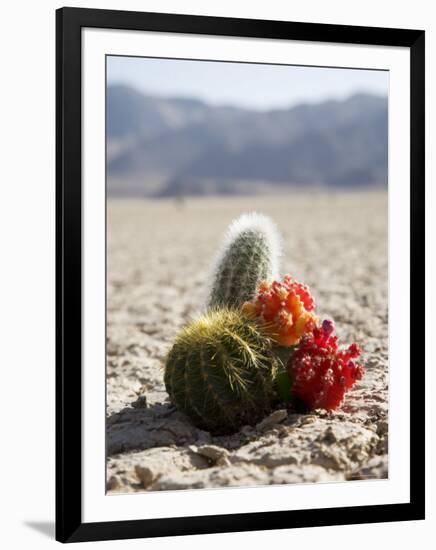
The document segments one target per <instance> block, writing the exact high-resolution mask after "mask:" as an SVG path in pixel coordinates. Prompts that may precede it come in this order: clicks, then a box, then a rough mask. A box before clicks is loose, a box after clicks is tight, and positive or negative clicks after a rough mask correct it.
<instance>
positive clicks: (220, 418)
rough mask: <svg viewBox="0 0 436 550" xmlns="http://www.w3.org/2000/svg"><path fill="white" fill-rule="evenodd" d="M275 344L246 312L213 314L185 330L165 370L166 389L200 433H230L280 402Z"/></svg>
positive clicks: (207, 314)
mask: <svg viewBox="0 0 436 550" xmlns="http://www.w3.org/2000/svg"><path fill="white" fill-rule="evenodd" d="M277 368H278V362H277V359H276V358H275V356H274V354H273V353H272V351H271V341H270V340H269V338H268V337H267V336H265V335H264V334H263V332H262V329H261V328H260V327H259V326H258V325H256V324H255V323H253V322H252V321H250V320H249V319H248V318H247V317H245V316H244V315H243V314H242V313H241V312H238V311H236V310H231V309H227V308H221V309H216V310H211V311H209V312H208V313H206V314H205V315H203V316H202V317H200V318H199V319H197V320H195V321H193V322H191V323H190V324H188V325H187V326H186V327H185V328H183V329H182V330H181V331H180V333H179V334H178V336H177V337H176V339H175V342H174V345H173V347H172V349H171V350H170V352H169V354H168V356H167V359H166V365H165V376H164V380H165V386H166V389H167V392H168V394H169V395H170V398H171V400H172V401H173V403H174V404H175V405H176V406H177V408H178V409H179V410H181V411H183V412H185V413H186V414H187V415H188V416H189V417H190V418H191V420H192V422H193V423H194V424H195V425H196V426H198V427H199V428H202V429H206V430H209V431H212V432H214V433H230V432H232V431H236V430H237V429H238V428H239V427H240V426H242V425H244V424H253V423H255V422H257V421H259V420H260V419H261V418H262V417H263V416H264V415H265V413H267V412H268V411H270V410H271V407H272V405H273V401H274V399H275V385H274V377H275V374H276V372H277Z"/></svg>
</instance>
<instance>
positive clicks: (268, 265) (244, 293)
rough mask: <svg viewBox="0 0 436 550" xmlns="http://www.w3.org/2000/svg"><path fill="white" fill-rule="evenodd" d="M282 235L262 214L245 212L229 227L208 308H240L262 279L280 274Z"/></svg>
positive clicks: (210, 289)
mask: <svg viewBox="0 0 436 550" xmlns="http://www.w3.org/2000/svg"><path fill="white" fill-rule="evenodd" d="M279 256H280V238H279V235H278V232H277V230H276V227H275V225H274V223H273V222H272V221H271V220H270V219H269V218H268V217H267V216H264V215H262V214H257V213H250V214H243V215H242V216H240V217H239V218H238V219H236V220H235V221H234V222H233V223H232V224H231V225H230V227H229V229H228V231H227V234H226V236H225V239H224V242H223V245H222V248H221V250H220V252H219V253H218V255H217V258H216V261H215V264H214V268H213V270H212V276H211V283H210V288H209V300H208V307H209V308H215V307H220V306H224V307H231V308H239V307H241V306H242V305H243V304H244V302H247V301H250V300H252V299H253V298H254V296H255V294H256V291H257V288H258V286H259V284H260V282H261V281H264V280H270V279H273V278H276V277H277V276H278V260H279Z"/></svg>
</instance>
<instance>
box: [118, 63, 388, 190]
mask: <svg viewBox="0 0 436 550" xmlns="http://www.w3.org/2000/svg"><path fill="white" fill-rule="evenodd" d="M388 84H389V73H388V72H387V71H379V70H377V71H376V70H361V69H334V68H324V67H301V66H280V65H261V64H247V63H226V62H207V61H206V62H205V61H190V60H170V59H152V58H140V57H120V56H109V57H108V58H107V184H108V194H109V196H112V197H185V196H198V195H218V194H219V195H228V194H243V195H247V194H249V195H252V194H264V193H268V194H271V193H283V192H286V191H289V190H290V189H301V188H303V189H304V190H309V189H320V188H321V189H328V188H339V189H356V188H358V189H360V190H362V189H365V188H374V187H379V188H384V187H386V185H387V166H388V135H387V134H388V99H387V96H388Z"/></svg>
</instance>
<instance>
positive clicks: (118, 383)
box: [107, 192, 388, 493]
mask: <svg viewBox="0 0 436 550" xmlns="http://www.w3.org/2000/svg"><path fill="white" fill-rule="evenodd" d="M251 210H256V211H258V212H263V213H265V214H268V215H270V216H271V217H272V218H273V219H274V221H275V222H276V223H277V225H278V227H279V229H280V231H281V233H282V235H283V239H284V256H283V259H282V269H281V271H282V273H290V274H292V275H293V276H294V277H295V278H297V279H298V280H301V281H304V282H306V283H307V284H308V285H309V286H310V287H311V290H312V293H313V295H314V297H315V299H316V303H317V311H318V314H319V316H321V317H323V316H327V317H329V318H332V319H334V320H335V322H336V325H337V330H338V333H339V335H340V341H341V343H343V344H348V343H351V342H352V341H357V342H358V343H359V344H360V345H361V347H362V348H363V349H364V352H365V353H364V355H363V363H364V365H365V368H366V375H365V377H364V379H363V380H362V381H360V382H359V383H358V384H356V386H355V387H354V388H353V390H352V391H350V392H349V393H348V394H347V396H346V399H345V401H344V403H343V406H342V407H341V408H340V409H339V410H337V411H335V412H333V413H326V412H323V411H316V412H314V413H311V414H306V415H301V414H296V413H293V412H292V411H289V410H288V411H285V410H283V409H282V410H280V411H279V412H277V411H276V412H275V413H273V414H272V416H270V417H269V418H268V419H267V420H266V421H264V422H262V423H261V424H259V425H257V426H244V427H243V428H242V429H241V430H240V431H239V432H238V433H236V434H234V435H232V436H217V437H213V436H211V435H210V434H209V433H207V432H205V431H202V430H199V429H196V428H195V427H194V426H193V425H192V424H191V423H190V421H189V420H188V419H187V418H186V417H185V416H184V415H183V414H182V413H180V412H178V411H177V410H176V409H175V408H174V407H173V406H172V405H171V403H170V402H169V399H168V395H167V393H166V391H165V387H164V384H163V359H164V357H165V354H166V352H167V350H168V349H169V346H170V345H171V341H172V339H173V337H174V336H175V334H176V332H177V330H178V329H179V328H180V327H181V326H182V325H183V324H184V323H186V322H187V321H188V320H189V319H191V318H192V317H193V316H195V315H196V314H197V313H198V312H199V311H200V309H201V306H202V300H203V299H204V286H205V282H206V280H207V275H208V270H209V265H210V263H211V260H212V259H213V257H214V254H215V250H216V248H217V246H218V245H219V243H220V240H221V238H222V236H223V234H224V232H225V230H226V226H227V225H228V224H229V222H230V221H231V220H232V219H233V218H235V217H237V216H238V215H239V214H241V213H242V212H246V211H251ZM387 267H388V266H387V194H386V193H383V192H366V193H337V194H329V195H326V194H321V193H319V194H312V195H307V194H306V195H302V194H298V195H284V196H280V197H277V196H276V197H254V198H242V197H229V198H211V197H208V198H198V199H188V200H186V201H185V202H184V203H180V202H176V201H171V200H161V201H150V200H136V201H134V200H109V202H108V292H107V300H108V302H107V306H108V327H107V337H108V342H107V353H108V357H107V488H108V492H109V493H119V492H135V491H145V490H172V489H191V488H202V487H220V486H235V485H268V484H273V483H298V482H318V481H322V482H326V481H337V480H353V479H371V478H382V477H386V476H387V472H388V469H387V467H388V460H387V449H388V310H387V300H388V295H387Z"/></svg>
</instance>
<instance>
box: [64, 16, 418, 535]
mask: <svg viewBox="0 0 436 550" xmlns="http://www.w3.org/2000/svg"><path fill="white" fill-rule="evenodd" d="M56 56H57V58H56V60H57V169H56V170H57V172H56V174H57V383H56V389H57V390H56V391H57V425H56V434H57V472H56V482H57V497H56V498H57V502H56V512H57V519H56V538H57V539H58V540H60V541H62V542H75V541H90V540H104V539H116V538H119V539H125V538H133V537H157V536H171V535H186V534H195V533H214V532H226V531H248V530H264V529H278V528H291V527H303V526H319V525H339V524H352V523H370V522H384V521H402V520H412V519H423V518H424V387H425V385H424V345H423V338H424V331H423V323H424V32H423V31H418V30H409V29H407V30H406V29H392V28H389V29H388V28H372V27H351V26H340V25H324V24H311V23H292V22H285V21H260V20H249V19H246V20H245V19H229V18H215V17H203V16H188V15H171V14H158V13H134V12H126V11H106V10H87V9H76V8H63V9H60V10H58V11H57V43H56Z"/></svg>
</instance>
